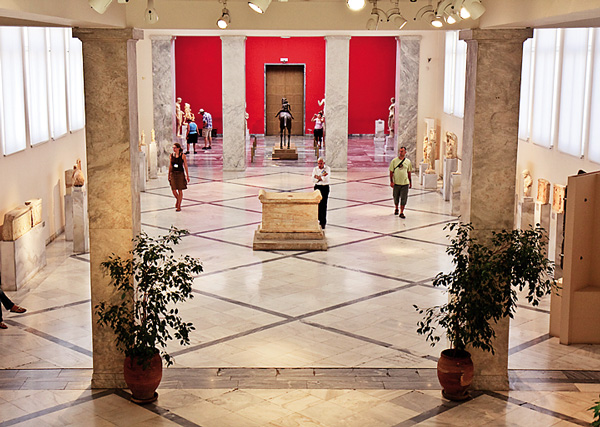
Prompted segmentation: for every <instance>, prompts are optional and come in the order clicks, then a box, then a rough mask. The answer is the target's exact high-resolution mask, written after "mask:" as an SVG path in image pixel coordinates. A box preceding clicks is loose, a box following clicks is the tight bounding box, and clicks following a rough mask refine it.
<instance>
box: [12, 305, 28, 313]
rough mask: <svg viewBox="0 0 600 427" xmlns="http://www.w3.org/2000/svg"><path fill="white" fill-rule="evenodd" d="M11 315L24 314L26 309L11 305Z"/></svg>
mask: <svg viewBox="0 0 600 427" xmlns="http://www.w3.org/2000/svg"><path fill="white" fill-rule="evenodd" d="M10 311H11V312H12V313H25V312H26V311H27V309H26V308H23V307H20V306H18V305H17V304H15V305H13V306H12V308H11V309H10Z"/></svg>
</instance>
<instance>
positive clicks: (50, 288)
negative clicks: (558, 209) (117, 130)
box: [0, 138, 600, 427]
mask: <svg viewBox="0 0 600 427" xmlns="http://www.w3.org/2000/svg"><path fill="white" fill-rule="evenodd" d="M273 143H275V140H274V139H272V138H267V140H266V141H265V139H264V138H259V140H258V149H257V152H256V156H255V158H254V161H253V162H250V150H249V151H248V160H249V162H248V168H247V169H246V171H244V172H236V173H230V172H229V173H224V172H222V170H221V169H222V150H221V149H220V140H216V141H215V143H214V149H213V150H210V151H202V150H199V152H198V153H197V154H191V155H190V156H189V163H190V174H191V176H192V181H191V184H190V185H189V187H188V190H186V191H185V193H184V203H183V208H182V211H181V212H175V208H174V199H173V196H172V195H171V191H170V189H169V188H168V185H167V180H166V177H165V176H164V174H161V175H159V178H158V179H155V180H152V181H150V182H149V183H148V189H147V191H146V192H145V193H142V195H141V197H142V210H143V212H142V224H143V229H144V230H145V231H146V232H148V233H149V234H151V235H157V234H161V233H164V232H165V231H166V230H167V229H168V228H169V227H170V226H171V225H175V226H177V227H180V228H185V229H187V230H189V232H190V234H189V235H188V236H186V237H185V238H184V239H183V241H182V243H181V245H180V246H179V247H178V248H177V252H179V253H185V254H190V255H192V256H195V257H198V258H199V259H201V260H202V262H203V266H204V272H203V273H202V274H201V275H200V276H199V277H198V278H197V279H196V280H195V283H194V295H195V297H194V299H193V300H191V301H189V302H187V303H186V304H182V305H181V307H179V309H180V311H181V312H182V313H183V316H184V317H185V319H186V320H187V321H191V322H193V323H194V325H195V326H196V331H194V333H193V334H192V344H191V345H190V346H189V347H184V348H181V347H178V346H176V345H173V346H172V347H171V348H170V350H171V354H172V355H174V356H175V365H174V366H173V367H171V368H168V369H166V370H165V374H164V379H163V382H162V384H161V387H160V389H159V394H160V396H159V399H158V401H157V402H156V404H153V405H148V406H145V407H140V406H137V405H135V404H133V403H130V402H129V401H128V394H127V392H126V391H115V390H91V389H90V378H91V367H92V352H91V336H90V329H91V328H90V322H91V320H90V318H91V315H90V310H91V308H90V299H89V298H90V293H89V256H88V255H81V256H79V255H72V253H71V249H72V246H71V243H70V242H66V241H65V240H64V237H63V236H59V237H58V238H57V239H56V240H55V241H54V242H53V243H51V244H50V245H49V246H48V248H47V253H48V266H47V267H46V268H45V270H44V271H43V272H41V273H39V274H38V275H37V276H36V277H35V278H34V279H32V280H31V281H30V282H29V283H28V284H27V285H25V286H24V287H23V288H22V289H21V290H19V291H18V292H11V293H8V295H9V296H10V297H11V298H12V299H13V300H14V301H15V302H16V303H18V304H20V305H23V306H25V307H27V308H28V312H27V313H25V314H21V315H18V314H14V313H8V314H7V313H6V312H4V314H5V316H4V317H5V321H6V323H7V325H8V326H9V329H7V330H3V331H0V425H2V426H4V425H7V426H8V425H32V426H46V425H52V426H59V425H60V426H62V425H86V426H87V425H100V426H104V425H106V426H112V425H127V426H130V425H140V426H142V425H143V426H153V425H184V426H194V425H200V426H360V427H367V426H411V425H424V426H427V425H431V426H433V425H440V426H467V425H473V426H479V425H484V424H486V425H490V426H505V425H506V426H551V425H556V426H561V425H565V426H566V425H588V424H589V422H590V421H591V420H592V414H591V412H589V411H587V409H588V408H589V407H590V406H592V404H593V403H594V402H595V401H597V400H598V397H599V396H598V395H599V393H600V346H586V345H573V346H563V345H560V344H559V343H558V340H557V339H556V338H553V337H550V336H549V334H548V319H549V301H548V300H545V301H544V302H543V304H542V305H541V306H540V307H537V308H531V307H528V306H527V305H525V303H523V304H522V305H520V307H519V309H518V311H517V314H516V317H515V319H514V320H513V321H512V323H511V335H510V352H509V368H510V371H509V375H510V382H511V390H510V391H509V392H474V393H473V398H472V399H471V400H469V401H467V402H464V403H461V404H456V403H451V402H448V401H446V400H445V399H443V398H442V397H441V394H440V391H439V385H438V382H437V378H436V373H435V365H436V360H437V357H438V354H439V352H440V351H441V350H442V348H441V347H440V346H438V347H436V348H431V347H430V346H429V345H427V344H426V343H425V342H424V339H423V338H422V337H420V336H418V335H417V333H416V322H417V320H418V319H419V316H418V314H417V313H416V312H415V310H414V308H413V305H414V304H416V305H420V306H430V305H434V304H437V303H440V302H442V301H444V299H445V298H446V296H445V295H444V294H443V292H442V291H441V290H439V289H435V288H433V287H432V286H431V280H432V278H433V277H434V276H435V274H436V273H437V272H439V271H442V270H447V269H449V268H450V267H451V265H450V263H449V261H448V259H447V256H446V255H445V244H446V242H447V239H446V232H445V231H444V230H443V227H444V224H446V223H447V222H449V221H454V220H456V218H455V217H453V216H452V215H451V214H450V212H451V209H450V204H449V202H444V201H443V199H442V197H441V195H440V193H439V192H438V191H432V190H427V191H426V190H423V189H422V188H421V187H420V186H419V185H418V182H417V181H418V179H415V185H414V188H413V189H412V190H411V191H410V196H409V201H408V205H407V210H406V219H400V218H399V217H398V216H394V215H393V204H392V201H391V189H390V188H389V185H388V182H389V180H388V171H387V165H388V162H389V161H390V160H391V158H392V157H393V153H389V152H385V151H384V150H383V149H382V148H376V147H374V146H373V143H372V140H371V141H369V140H368V139H359V138H354V139H351V140H350V142H349V158H348V162H349V168H348V171H347V172H334V173H332V177H331V195H330V199H329V210H328V217H327V218H328V224H327V228H326V236H327V239H328V243H329V250H328V251H326V252H306V251H260V252H254V251H253V250H252V238H253V233H254V230H255V229H256V227H257V226H258V224H259V223H260V220H261V205H260V202H259V201H258V197H257V194H258V190H259V189H261V188H264V189H267V190H268V191H311V190H312V184H311V180H310V176H309V175H310V171H311V169H312V167H313V166H314V164H315V159H316V157H315V153H314V150H313V148H312V141H311V140H310V139H308V138H306V139H302V138H295V143H296V145H297V146H298V147H299V160H298V161H273V160H271V159H270V152H271V147H272V145H273ZM321 154H326V153H321Z"/></svg>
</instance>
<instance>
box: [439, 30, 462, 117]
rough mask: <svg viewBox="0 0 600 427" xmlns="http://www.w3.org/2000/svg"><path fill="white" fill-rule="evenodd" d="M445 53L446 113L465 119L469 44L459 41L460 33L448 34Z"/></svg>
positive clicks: (450, 32) (452, 32) (451, 32)
mask: <svg viewBox="0 0 600 427" xmlns="http://www.w3.org/2000/svg"><path fill="white" fill-rule="evenodd" d="M445 53H446V56H445V62H444V113H447V114H453V115H455V116H457V117H463V116H464V114H465V78H466V70H467V43H466V42H465V41H464V40H459V39H458V31H447V32H446V48H445Z"/></svg>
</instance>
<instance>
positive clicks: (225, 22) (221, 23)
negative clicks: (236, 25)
mask: <svg viewBox="0 0 600 427" xmlns="http://www.w3.org/2000/svg"><path fill="white" fill-rule="evenodd" d="M224 6H225V7H224V8H223V13H222V14H221V17H220V18H219V20H218V21H217V27H219V28H220V29H222V30H224V29H225V28H227V27H228V26H229V24H231V17H230V16H229V11H228V10H227V3H225V4H224Z"/></svg>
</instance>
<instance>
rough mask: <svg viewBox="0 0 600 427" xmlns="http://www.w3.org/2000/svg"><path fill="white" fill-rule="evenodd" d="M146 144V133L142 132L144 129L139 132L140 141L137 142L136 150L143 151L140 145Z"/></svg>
mask: <svg viewBox="0 0 600 427" xmlns="http://www.w3.org/2000/svg"><path fill="white" fill-rule="evenodd" d="M145 146H146V135H145V134H144V131H142V132H141V133H140V141H139V143H138V150H140V151H143V149H142V147H145Z"/></svg>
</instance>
